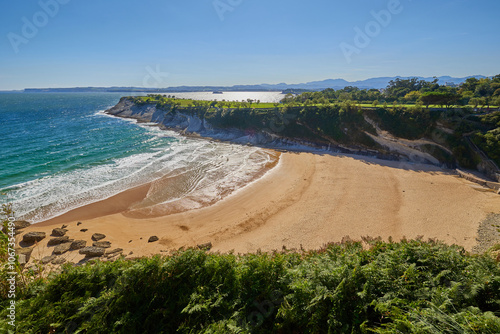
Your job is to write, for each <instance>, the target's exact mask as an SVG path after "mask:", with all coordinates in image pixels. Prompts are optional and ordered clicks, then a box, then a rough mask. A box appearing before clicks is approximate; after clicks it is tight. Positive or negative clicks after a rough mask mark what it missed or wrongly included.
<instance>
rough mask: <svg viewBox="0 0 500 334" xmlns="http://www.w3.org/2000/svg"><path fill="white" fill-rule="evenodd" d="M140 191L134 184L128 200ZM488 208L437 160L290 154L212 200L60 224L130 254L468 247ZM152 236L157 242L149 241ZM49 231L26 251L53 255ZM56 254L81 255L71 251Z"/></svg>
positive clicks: (43, 227) (494, 198)
mask: <svg viewBox="0 0 500 334" xmlns="http://www.w3.org/2000/svg"><path fill="white" fill-rule="evenodd" d="M141 191H144V189H135V190H133V191H132V190H131V192H130V193H128V194H127V196H130V197H127V198H129V199H134V198H136V197H135V196H136V195H137V196H138V195H139V194H140V192H141ZM132 193H134V196H132V195H131V194H132ZM122 195H123V196H125V194H122ZM138 197H140V196H138ZM114 200H116V198H115V199H114ZM97 213H98V210H97V211H94V215H95V216H98V214H97ZM492 213H496V214H498V213H500V201H498V195H497V194H495V193H494V192H493V191H490V190H488V189H485V188H480V187H478V186H477V185H476V184H474V183H471V182H470V181H467V180H465V179H463V178H459V177H458V176H456V175H454V174H452V173H450V172H449V171H446V170H443V169H441V168H439V167H436V166H430V165H423V164H402V163H401V162H394V161H385V160H378V159H375V158H367V157H361V156H354V155H350V156H348V155H318V154H312V153H290V152H289V153H283V154H281V156H280V161H279V163H277V165H276V166H275V167H274V168H272V169H270V170H269V171H268V172H267V173H266V174H265V175H264V176H262V177H260V178H258V179H257V180H255V181H254V182H252V183H250V184H248V185H246V186H245V187H243V188H241V189H239V190H237V191H235V192H234V193H232V194H231V195H229V196H227V197H225V198H224V199H222V200H220V201H218V202H217V203H215V204H213V205H210V206H206V207H203V208H199V209H194V210H189V211H185V212H181V213H173V214H169V215H166V216H158V217H147V216H142V217H140V218H138V217H131V216H130V215H127V213H126V211H122V212H114V213H111V214H106V215H101V216H98V217H89V218H88V219H82V218H80V219H74V220H73V221H69V220H68V221H67V222H66V223H65V225H67V229H68V232H67V235H68V236H69V237H70V238H72V239H75V240H77V239H83V240H86V241H87V245H91V244H92V240H91V239H90V236H91V235H92V234H93V233H103V234H105V235H106V236H107V237H106V240H108V241H110V242H111V244H112V248H111V249H114V248H116V247H118V248H122V249H123V254H124V255H127V257H128V258H129V257H139V256H151V255H154V254H160V253H166V252H170V251H173V250H176V249H179V248H181V247H196V246H197V245H200V244H204V243H209V242H210V243H211V244H212V246H213V247H212V251H220V252H229V251H235V252H238V253H247V252H256V251H258V250H262V251H272V250H280V249H282V247H286V248H288V249H290V248H301V247H302V248H305V249H317V248H320V247H321V246H323V245H324V244H326V243H329V242H340V241H341V240H342V239H343V238H344V237H346V236H349V237H350V238H352V239H355V240H359V239H361V238H362V237H365V236H370V237H379V236H380V237H382V239H384V240H389V239H390V238H392V239H393V240H395V241H397V240H400V239H402V238H409V239H413V238H418V237H423V238H424V239H427V238H435V239H438V240H442V241H444V242H446V243H448V244H458V245H460V246H463V247H464V248H465V249H466V250H468V251H471V250H472V249H473V248H474V246H476V245H477V240H476V239H477V238H478V228H479V226H480V224H481V222H482V221H484V220H485V219H487V217H488V215H490V214H492ZM101 214H102V212H101ZM76 217H77V216H74V217H72V219H73V218H76ZM78 222H81V224H78ZM62 223H63V222H62V221H57V220H53V221H46V222H43V223H39V224H35V225H32V226H30V227H28V228H26V229H25V230H24V231H23V232H30V231H43V232H46V233H47V236H49V235H50V232H51V231H52V229H53V228H56V227H61V226H60V225H61V224H62ZM81 229H87V230H86V231H85V232H81V231H80V230H81ZM151 236H157V237H158V238H159V240H158V241H157V242H152V243H149V242H148V239H149V237H151ZM48 239H49V238H47V239H45V240H43V241H42V242H40V243H39V244H38V245H37V246H36V247H35V250H34V251H33V255H32V258H35V259H36V258H41V257H43V256H47V255H50V254H51V253H52V250H53V247H48V246H46V241H47V240H48ZM62 256H63V257H64V256H66V257H67V260H68V261H72V262H78V261H81V260H82V259H83V255H80V254H77V252H69V253H66V254H63V255H62Z"/></svg>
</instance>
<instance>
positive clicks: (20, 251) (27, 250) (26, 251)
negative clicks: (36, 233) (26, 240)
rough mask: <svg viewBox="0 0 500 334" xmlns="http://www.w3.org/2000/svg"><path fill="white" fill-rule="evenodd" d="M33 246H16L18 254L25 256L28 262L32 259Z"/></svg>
mask: <svg viewBox="0 0 500 334" xmlns="http://www.w3.org/2000/svg"><path fill="white" fill-rule="evenodd" d="M32 252H33V247H25V248H16V254H18V255H23V256H25V259H26V262H28V261H29V260H30V257H31V253H32Z"/></svg>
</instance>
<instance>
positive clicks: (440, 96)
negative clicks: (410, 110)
mask: <svg viewBox="0 0 500 334" xmlns="http://www.w3.org/2000/svg"><path fill="white" fill-rule="evenodd" d="M460 98H461V96H460V95H458V94H457V93H455V92H451V91H450V92H427V93H423V94H422V96H421V97H420V100H421V101H422V103H423V104H425V106H426V107H427V108H429V105H431V104H437V105H440V106H441V107H443V106H446V108H450V107H451V106H452V105H453V104H454V103H455V102H457V101H458V100H459V99H460Z"/></svg>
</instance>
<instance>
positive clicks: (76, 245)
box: [70, 240, 87, 250]
mask: <svg viewBox="0 0 500 334" xmlns="http://www.w3.org/2000/svg"><path fill="white" fill-rule="evenodd" d="M85 246H87V241H85V240H75V241H73V242H72V243H71V246H70V249H71V250H77V249H82V248H83V247H85Z"/></svg>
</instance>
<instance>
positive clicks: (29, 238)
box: [23, 232, 45, 243]
mask: <svg viewBox="0 0 500 334" xmlns="http://www.w3.org/2000/svg"><path fill="white" fill-rule="evenodd" d="M43 239H45V232H28V233H26V234H25V235H23V242H26V243H34V242H37V241H41V240H43Z"/></svg>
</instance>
